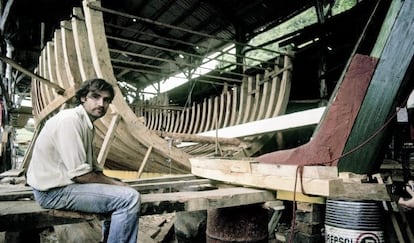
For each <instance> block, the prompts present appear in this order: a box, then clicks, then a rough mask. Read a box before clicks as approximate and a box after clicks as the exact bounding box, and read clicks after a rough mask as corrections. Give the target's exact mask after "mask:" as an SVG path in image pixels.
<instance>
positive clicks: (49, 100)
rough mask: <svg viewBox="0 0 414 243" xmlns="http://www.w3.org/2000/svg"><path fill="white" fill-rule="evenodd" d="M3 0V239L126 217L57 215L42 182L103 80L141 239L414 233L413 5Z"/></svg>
mask: <svg viewBox="0 0 414 243" xmlns="http://www.w3.org/2000/svg"><path fill="white" fill-rule="evenodd" d="M0 2H1V4H0V14H1V18H0V19H1V21H0V23H1V24H0V30H1V40H2V43H1V47H0V50H1V54H0V63H1V68H0V71H1V74H2V82H1V86H0V89H1V95H2V96H1V102H0V110H1V113H0V117H1V130H0V134H1V137H2V140H1V146H0V147H1V161H0V173H1V174H0V179H1V184H0V198H1V200H0V212H1V213H0V214H1V215H0V242H48V243H52V242H56V243H57V242H99V241H100V240H101V233H102V232H101V229H100V224H101V222H102V220H104V219H107V218H108V215H102V214H92V213H84V212H74V211H64V210H58V209H44V208H41V207H40V206H39V205H38V204H37V203H36V200H34V197H33V193H32V190H31V188H30V186H29V185H28V184H27V183H26V177H25V173H26V171H27V168H28V166H29V163H30V160H31V156H32V151H33V146H34V144H35V142H36V138H37V136H38V134H39V133H40V131H41V130H42V127H43V126H44V124H45V122H46V121H47V120H48V119H49V118H51V117H52V116H53V115H55V114H57V113H58V112H59V111H60V110H63V109H66V108H70V107H72V106H73V98H74V94H75V90H76V89H77V88H79V87H80V86H81V84H82V82H84V81H85V80H87V79H90V78H94V77H99V78H103V79H105V80H107V81H108V82H109V83H111V84H112V85H113V86H114V87H115V98H114V100H113V101H112V104H111V105H110V106H109V108H108V112H107V114H106V115H105V116H103V117H102V118H101V119H98V120H97V121H96V122H95V123H94V126H95V127H94V130H95V132H96V134H95V138H94V140H93V146H94V150H95V151H96V157H97V158H96V159H97V163H98V164H100V165H101V166H102V167H103V168H104V173H105V174H106V175H108V176H110V177H116V178H117V179H119V180H122V181H124V182H125V183H126V184H129V186H131V187H133V188H135V189H136V190H137V191H138V192H140V193H141V195H142V205H141V214H140V220H139V224H140V226H139V232H138V242H171V243H172V242H272V243H276V242H414V235H413V233H412V230H413V228H412V227H413V225H414V222H413V214H412V212H411V207H410V206H409V205H408V204H407V205H405V204H401V203H400V202H401V200H403V199H401V198H404V200H409V199H410V198H411V196H412V195H414V194H410V189H407V188H406V185H410V181H411V180H412V179H413V177H412V175H411V174H412V172H413V171H412V167H413V166H412V161H413V159H414V157H413V155H412V153H414V126H413V124H414V123H413V121H414V117H413V118H412V115H411V111H412V110H411V108H413V109H414V107H410V106H409V103H410V99H409V98H408V97H409V95H410V93H411V91H412V90H413V89H414V81H413V63H414V62H413V56H414V45H412V44H413V43H412V40H413V39H414V31H413V30H414V26H413V25H414V23H413V22H412V21H411V20H412V19H414V3H412V2H411V1H401V0H312V1H309V0H283V1H272V0H250V1H247V0H225V1H215V0H185V1H182V0H180V1H177V0H169V1H145V0H118V1H110V0H67V1H53V0H38V1H23V0H1V1H0ZM413 114H414V113H413ZM413 188H414V186H413ZM407 190H408V191H407ZM413 193H414V192H413ZM412 207H414V201H413V202H412ZM74 232H76V233H74ZM33 239H35V241H32V240H33Z"/></svg>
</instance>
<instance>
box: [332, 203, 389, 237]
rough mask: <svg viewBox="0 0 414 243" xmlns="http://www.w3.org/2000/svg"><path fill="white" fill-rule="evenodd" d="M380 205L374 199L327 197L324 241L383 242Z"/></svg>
mask: <svg viewBox="0 0 414 243" xmlns="http://www.w3.org/2000/svg"><path fill="white" fill-rule="evenodd" d="M383 228H384V227H383V217H382V213H381V205H380V203H379V202H376V201H341V200H331V199H328V200H327V202H326V214H325V233H326V235H325V242H326V243H330V242H343V243H356V242H372V243H382V242H384V230H383Z"/></svg>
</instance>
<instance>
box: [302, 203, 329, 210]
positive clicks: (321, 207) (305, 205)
mask: <svg viewBox="0 0 414 243" xmlns="http://www.w3.org/2000/svg"><path fill="white" fill-rule="evenodd" d="M296 210H300V211H302V212H320V211H324V210H325V205H323V204H315V203H309V202H297V203H296Z"/></svg>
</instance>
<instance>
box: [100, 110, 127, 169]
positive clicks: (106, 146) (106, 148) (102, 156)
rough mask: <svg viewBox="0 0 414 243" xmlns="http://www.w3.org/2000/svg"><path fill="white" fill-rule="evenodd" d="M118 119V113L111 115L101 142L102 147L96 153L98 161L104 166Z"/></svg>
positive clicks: (119, 117)
mask: <svg viewBox="0 0 414 243" xmlns="http://www.w3.org/2000/svg"><path fill="white" fill-rule="evenodd" d="M120 120H121V116H120V115H119V114H116V115H115V116H114V117H112V120H111V124H110V125H109V127H108V132H107V133H106V136H105V139H104V141H103V143H102V147H101V150H100V151H99V155H98V163H99V164H100V165H102V166H104V164H105V160H106V157H107V156H108V152H109V148H110V145H111V142H112V140H113V139H114V136H115V131H116V128H117V126H118V124H119V121H120Z"/></svg>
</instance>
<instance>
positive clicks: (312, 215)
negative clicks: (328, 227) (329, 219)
mask: <svg viewBox="0 0 414 243" xmlns="http://www.w3.org/2000/svg"><path fill="white" fill-rule="evenodd" d="M323 220H324V212H323V211H314V212H304V211H300V210H296V221H297V222H301V223H306V224H314V223H321V222H323Z"/></svg>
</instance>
